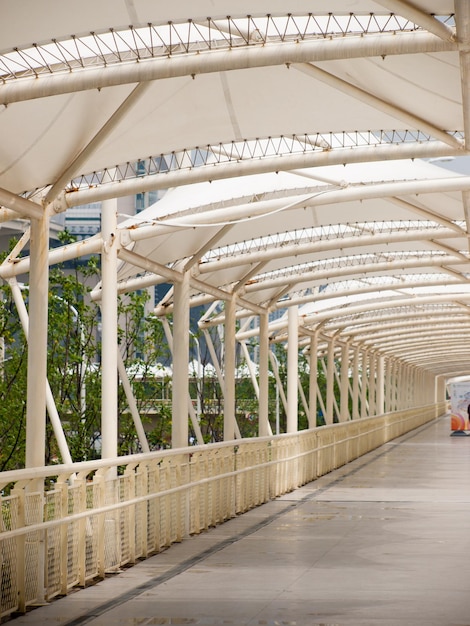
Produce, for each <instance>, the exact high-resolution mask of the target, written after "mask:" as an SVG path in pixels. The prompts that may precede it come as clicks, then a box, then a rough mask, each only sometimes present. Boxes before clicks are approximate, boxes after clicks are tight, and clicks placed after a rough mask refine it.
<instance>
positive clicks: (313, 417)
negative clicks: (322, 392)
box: [308, 332, 318, 428]
mask: <svg viewBox="0 0 470 626" xmlns="http://www.w3.org/2000/svg"><path fill="white" fill-rule="evenodd" d="M317 352H318V333H317V332H315V333H314V334H313V335H312V336H311V337H310V374H309V387H308V406H309V413H308V425H309V427H310V428H316V426H317V389H318V354H317Z"/></svg>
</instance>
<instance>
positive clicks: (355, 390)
mask: <svg viewBox="0 0 470 626" xmlns="http://www.w3.org/2000/svg"><path fill="white" fill-rule="evenodd" d="M358 417H359V346H355V348H354V356H353V371H352V419H353V420H355V419H357V418H358Z"/></svg>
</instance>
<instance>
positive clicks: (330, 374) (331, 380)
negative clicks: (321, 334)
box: [325, 337, 335, 424]
mask: <svg viewBox="0 0 470 626" xmlns="http://www.w3.org/2000/svg"><path fill="white" fill-rule="evenodd" d="M326 365H327V369H326V415H325V423H326V424H332V423H333V406H334V396H335V339H334V337H332V338H331V339H330V340H329V342H328V356H327V363H326Z"/></svg>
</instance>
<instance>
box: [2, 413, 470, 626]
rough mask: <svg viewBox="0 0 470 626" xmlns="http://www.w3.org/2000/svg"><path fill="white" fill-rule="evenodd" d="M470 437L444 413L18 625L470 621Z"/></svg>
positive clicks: (466, 624) (376, 625)
mask: <svg viewBox="0 0 470 626" xmlns="http://www.w3.org/2000/svg"><path fill="white" fill-rule="evenodd" d="M469 482H470V437H463V436H462V437H452V436H450V418H449V416H445V417H442V418H440V419H438V420H436V421H433V422H432V423H430V424H428V425H425V426H423V427H421V428H419V429H418V430H416V431H413V432H412V433H408V434H407V435H404V436H403V437H400V438H399V439H396V440H394V441H392V442H389V443H388V444H385V445H384V446H382V447H380V448H378V449H377V450H374V451H373V452H370V453H369V454H367V455H366V456H363V457H361V458H360V459H357V460H355V461H353V462H351V463H349V464H348V465H346V466H344V467H342V468H340V469H338V470H336V471H334V472H332V473H330V474H328V475H326V476H323V477H321V478H319V479H318V480H316V481H314V482H311V483H309V484H308V485H305V486H304V487H302V488H300V489H298V490H297V491H295V492H292V493H289V494H286V495H285V496H283V497H281V498H278V499H276V500H274V501H272V502H269V503H267V504H265V505H263V506H260V507H258V508H256V509H254V510H252V511H250V512H248V513H245V514H244V515H241V516H239V517H237V518H235V519H232V520H230V521H228V522H226V523H225V524H223V525H221V526H219V527H217V528H213V529H210V530H209V531H208V532H206V533H203V534H201V535H198V536H196V537H191V538H188V539H186V540H185V541H183V542H182V543H181V544H177V545H174V546H172V547H171V548H169V549H168V550H166V551H165V552H162V553H160V554H157V555H155V556H152V557H151V558H149V559H147V560H145V561H141V562H139V563H138V564H136V565H135V566H134V567H132V568H129V569H127V570H125V571H123V572H121V573H119V574H116V575H113V576H109V577H107V578H106V579H105V580H103V581H101V582H99V583H98V584H96V585H93V586H90V587H88V588H86V589H82V590H79V591H75V592H72V593H70V595H68V596H67V597H65V598H61V599H57V600H55V601H53V602H51V603H50V604H49V605H47V606H43V607H39V608H35V609H33V610H31V611H29V612H28V613H27V614H26V615H22V616H19V617H17V618H13V619H12V620H10V621H9V622H7V623H8V625H9V626H26V625H31V626H33V625H34V626H43V625H48V626H49V625H50V626H53V625H56V626H84V625H85V624H86V625H87V626H105V625H106V626H108V625H109V626H111V625H112V626H150V625H152V626H153V625H162V624H178V625H183V624H184V625H187V624H191V625H195V626H232V625H236V626H261V625H262V626H320V625H321V626H343V625H344V626H346V625H347V626H350V625H354V626H392V625H393V626H398V625H399V626H470V486H469Z"/></svg>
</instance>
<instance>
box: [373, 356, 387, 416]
mask: <svg viewBox="0 0 470 626" xmlns="http://www.w3.org/2000/svg"><path fill="white" fill-rule="evenodd" d="M384 365H385V364H384V358H383V356H377V376H376V386H375V389H376V396H375V397H376V400H375V412H376V414H377V415H383V413H384V412H385V395H384V393H385V391H384V386H385V377H384Z"/></svg>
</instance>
